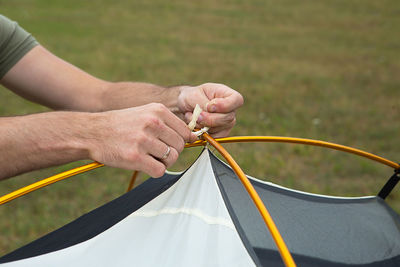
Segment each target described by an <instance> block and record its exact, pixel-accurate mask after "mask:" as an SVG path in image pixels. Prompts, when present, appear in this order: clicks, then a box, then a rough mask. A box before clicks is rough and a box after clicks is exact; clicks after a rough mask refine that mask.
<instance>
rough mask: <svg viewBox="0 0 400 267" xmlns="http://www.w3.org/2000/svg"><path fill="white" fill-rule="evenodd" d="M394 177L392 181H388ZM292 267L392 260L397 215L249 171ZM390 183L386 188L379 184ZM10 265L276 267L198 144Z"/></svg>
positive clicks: (253, 212) (256, 221) (375, 204)
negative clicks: (186, 163)
mask: <svg viewBox="0 0 400 267" xmlns="http://www.w3.org/2000/svg"><path fill="white" fill-rule="evenodd" d="M393 177H394V178H393ZM248 179H249V181H250V183H251V185H252V186H253V187H254V188H255V191H256V192H257V193H258V195H259V196H260V198H261V200H262V202H263V203H264V204H265V205H266V206H267V207H268V210H269V212H270V214H271V216H272V218H274V221H275V223H276V225H277V226H278V228H279V231H280V233H281V235H282V237H283V239H284V240H285V242H286V244H287V247H288V249H289V251H290V252H291V255H292V256H293V259H294V262H295V263H296V264H297V265H298V266H371V267H372V266H400V216H399V215H398V214H397V213H396V212H395V211H393V210H392V209H391V208H390V207H389V206H388V205H387V204H386V202H385V201H384V197H382V196H383V195H385V194H386V195H387V194H388V193H389V192H390V190H391V189H392V188H393V187H394V185H395V184H396V183H395V182H394V181H395V180H396V179H397V180H398V171H396V172H395V174H394V175H393V176H392V178H391V179H390V180H389V182H388V183H387V184H386V186H385V188H386V189H384V190H383V191H381V192H380V195H378V196H366V197H355V198H349V197H332V196H325V195H317V194H310V193H307V192H301V191H296V190H292V189H288V188H284V187H281V186H279V185H275V184H272V183H269V182H264V181H261V180H259V179H256V178H253V177H248ZM388 188H389V189H388ZM0 263H1V264H0V266H1V267H3V266H4V267H14V266H15V267H17V266H174V267H175V266H284V263H283V261H282V259H281V257H280V253H279V251H278V249H277V246H276V244H275V242H274V238H272V237H271V234H270V232H269V231H268V228H267V227H265V223H264V220H263V218H262V215H260V213H259V211H258V210H257V208H256V206H255V205H254V204H253V200H252V198H251V197H250V196H249V194H248V193H247V191H246V189H245V188H244V187H243V185H242V183H241V181H240V180H238V177H237V175H236V173H235V171H234V170H233V169H232V168H231V167H230V166H229V165H227V164H226V163H224V162H223V161H221V160H220V159H219V158H217V157H216V156H215V155H214V154H213V153H211V152H210V151H209V150H208V149H207V148H205V149H204V150H203V152H202V153H201V155H200V156H199V157H198V159H197V160H196V161H195V162H194V163H193V165H192V166H191V167H190V168H188V169H187V170H186V171H184V172H182V173H166V174H165V175H164V176H163V177H162V178H161V179H160V178H159V179H153V178H150V179H148V180H147V181H146V182H144V183H143V184H141V185H140V186H138V187H136V188H134V189H133V190H131V191H129V192H128V193H126V194H124V195H122V196H121V197H119V198H117V199H115V200H113V201H111V202H109V203H107V204H105V205H104V206H102V207H100V208H97V209H95V210H93V211H92V212H89V213H88V214H85V215H83V216H82V217H80V218H78V219H77V220H75V221H73V222H71V223H69V224H67V225H65V226H63V227H61V228H60V229H58V230H56V231H54V232H52V233H49V234H47V235H45V236H44V237H42V238H39V239H38V240H36V241H33V242H32V243H30V244H28V245H26V246H24V247H21V248H19V249H17V250H15V251H13V252H11V253H9V254H7V255H5V256H3V257H2V258H0Z"/></svg>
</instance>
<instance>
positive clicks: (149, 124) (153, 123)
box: [144, 115, 161, 129]
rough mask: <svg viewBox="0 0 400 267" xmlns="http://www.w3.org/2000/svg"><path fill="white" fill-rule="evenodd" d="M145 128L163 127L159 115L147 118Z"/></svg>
mask: <svg viewBox="0 0 400 267" xmlns="http://www.w3.org/2000/svg"><path fill="white" fill-rule="evenodd" d="M144 123H145V128H150V129H153V128H154V129H155V128H159V127H161V120H160V118H158V117H157V116H154V115H150V116H148V117H147V118H146V121H145V122H144Z"/></svg>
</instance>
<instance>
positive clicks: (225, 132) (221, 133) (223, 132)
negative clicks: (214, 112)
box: [208, 127, 232, 138]
mask: <svg viewBox="0 0 400 267" xmlns="http://www.w3.org/2000/svg"><path fill="white" fill-rule="evenodd" d="M231 130H232V127H229V128H228V127H224V128H222V127H219V128H216V129H213V130H209V131H208V133H209V134H210V135H211V136H212V137H214V138H221V137H227V136H229V133H230V132H231Z"/></svg>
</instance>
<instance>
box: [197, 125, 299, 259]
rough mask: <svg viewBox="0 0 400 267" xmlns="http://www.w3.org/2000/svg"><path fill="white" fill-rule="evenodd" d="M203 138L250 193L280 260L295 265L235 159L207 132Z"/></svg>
mask: <svg viewBox="0 0 400 267" xmlns="http://www.w3.org/2000/svg"><path fill="white" fill-rule="evenodd" d="M203 137H204V139H205V140H206V141H207V142H208V143H209V144H211V145H212V146H213V147H215V148H216V149H217V150H218V152H219V153H220V154H221V155H222V156H223V157H224V158H225V159H226V160H227V161H228V163H229V165H230V166H231V167H232V169H233V170H234V171H235V173H236V175H237V176H238V177H239V179H240V181H241V182H242V184H243V186H244V187H245V189H246V190H247V193H248V194H249V195H250V197H251V199H252V200H253V202H254V204H255V205H256V207H257V209H258V211H259V212H260V214H261V217H262V218H263V219H264V222H265V224H266V225H267V227H268V230H269V231H270V233H271V235H272V238H273V239H274V241H275V244H276V246H277V247H278V250H279V253H280V254H281V257H282V260H283V262H284V263H285V266H287V267H289V266H290V267H292V266H296V264H295V263H294V260H293V257H292V255H291V254H290V252H289V250H288V248H287V246H286V244H285V241H283V238H282V236H281V234H280V233H279V230H278V228H277V227H276V225H275V223H274V221H273V219H272V217H271V215H270V214H269V212H268V210H267V208H266V207H265V205H264V203H263V202H262V200H261V198H260V196H259V195H258V193H257V192H256V190H255V189H254V187H253V185H252V184H251V183H250V181H249V179H248V178H247V176H246V175H245V174H244V172H243V171H242V169H241V168H240V167H239V165H238V164H237V163H236V161H235V160H234V159H233V158H232V156H231V155H230V154H229V153H228V152H227V151H226V150H225V148H224V147H223V146H221V145H220V144H219V143H218V142H217V141H216V140H215V139H214V138H212V137H211V136H210V135H209V134H207V133H204V134H203Z"/></svg>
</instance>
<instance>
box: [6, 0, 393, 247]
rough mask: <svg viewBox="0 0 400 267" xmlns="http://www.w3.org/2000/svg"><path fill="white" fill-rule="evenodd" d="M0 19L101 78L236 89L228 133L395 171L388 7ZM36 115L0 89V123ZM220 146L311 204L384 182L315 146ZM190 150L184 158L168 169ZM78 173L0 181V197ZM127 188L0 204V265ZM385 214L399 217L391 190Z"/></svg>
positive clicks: (285, 6) (112, 185) (233, 4)
mask: <svg viewBox="0 0 400 267" xmlns="http://www.w3.org/2000/svg"><path fill="white" fill-rule="evenodd" d="M0 13H2V14H4V15H6V16H8V17H10V18H12V19H14V20H16V21H18V22H19V23H20V24H21V25H22V26H23V27H24V28H25V29H26V30H28V31H29V32H31V33H32V34H33V35H34V36H35V37H36V38H37V40H38V41H39V42H40V43H41V44H42V45H44V46H45V47H47V48H48V49H49V50H50V51H52V52H53V53H55V54H56V55H58V56H60V57H61V58H64V59H66V60H67V61H69V62H71V63H73V64H75V65H77V66H79V67H80V68H82V69H84V70H85V71H87V72H89V73H92V74H94V75H96V76H98V77H101V78H103V79H107V80H112V81H120V80H135V81H147V82H152V83H156V84H160V85H176V84H193V85H197V84H201V83H204V82H208V81H213V82H220V83H225V84H227V85H229V86H231V87H232V88H235V89H237V90H238V91H240V92H241V93H242V94H243V96H244V98H245V105H244V106H243V108H242V109H241V110H240V111H239V112H238V114H237V116H238V122H237V126H236V127H235V129H234V130H233V132H232V135H278V136H297V137H304V138H315V139H320V140H325V141H331V142H335V143H340V144H344V145H349V146H353V147H356V148H360V149H364V150H366V151H369V152H372V153H376V154H378V155H380V156H383V157H387V158H388V159H391V160H394V161H398V160H399V159H400V155H399V152H400V139H399V130H400V126H399V122H400V102H399V99H400V52H399V51H400V33H399V31H400V30H399V29H400V2H399V1H398V0H381V1H373V0H336V1H311V0H304V1H296V0H279V1H275V0H263V1H260V0H246V1H238V0H237V1H234V0H230V1H211V0H203V1H186V0H185V1H184V0H179V1H161V0H154V1H145V0H142V1H138V0H133V1H126V0H118V1H104V0H103V1H100V0H99V1H81V0H80V1H78V0H68V1H65V0H63V1H61V0H51V1H50V0H18V1H6V0H0ZM59 75H63V74H62V73H60V74H59ZM46 110H47V109H46V108H43V107H40V106H38V105H36V104H32V103H29V102H27V101H24V100H22V99H21V98H19V97H17V96H15V95H13V94H12V93H11V92H9V91H7V90H6V89H4V88H0V116H12V115H17V114H27V113H32V112H42V111H46ZM226 147H227V149H228V150H229V151H230V152H232V154H233V156H234V157H235V158H236V159H237V161H238V162H239V163H240V165H241V166H242V167H243V169H244V170H245V171H246V172H247V173H248V174H250V175H253V176H256V177H260V178H266V179H268V180H270V181H273V182H275V183H279V184H281V185H284V186H289V187H292V188H296V189H300V190H306V191H309V192H315V193H324V194H332V195H340V196H361V195H370V194H376V193H377V191H378V190H379V189H380V187H381V186H382V185H383V184H384V183H385V181H386V178H387V177H389V176H390V175H391V174H392V170H391V169H390V168H388V167H386V166H381V165H380V164H377V163H374V162H372V161H369V160H366V159H362V158H359V157H356V156H353V155H348V154H345V153H343V152H337V151H330V150H327V149H323V148H315V147H306V146H302V145H287V144H256V145H254V144H233V145H227V146H226ZM198 151H199V150H198V149H190V150H187V151H185V152H184V153H183V155H182V157H181V158H180V160H179V162H178V163H177V164H176V166H174V168H173V169H174V170H179V169H182V168H184V167H185V166H187V164H189V163H190V162H191V161H192V160H193V159H194V158H195V157H196V155H197V154H198ZM21 160H24V159H23V158H21ZM81 164H82V162H79V163H73V164H69V165H67V166H61V167H55V168H50V169H46V170H42V171H36V172H33V173H29V174H25V175H21V176H19V177H16V178H14V179H10V180H6V181H4V182H1V183H0V194H5V193H8V192H10V191H12V190H14V189H17V188H19V187H21V186H24V185H27V184H29V183H32V182H34V181H37V180H39V179H41V178H45V177H47V176H50V175H53V174H55V173H58V172H60V171H63V170H67V169H70V168H72V167H74V166H78V165H81ZM129 176H130V172H128V171H124V170H118V169H113V168H102V169H99V170H96V171H92V172H90V173H87V174H83V175H80V176H78V177H74V178H71V179H69V180H66V181H63V182H60V183H57V184H55V185H53V186H50V187H47V188H45V189H42V190H40V191H37V192H34V193H32V194H30V195H27V196H25V197H22V198H20V199H18V200H15V201H13V202H11V203H9V204H6V205H4V206H1V207H0V218H1V220H0V254H4V253H7V252H9V251H11V250H13V249H15V248H17V247H19V246H21V245H23V244H26V243H27V242H29V241H31V240H34V239H36V238H38V237H40V236H42V235H43V234H45V233H47V232H49V231H52V230H54V229H56V228H58V227H60V226H62V225H64V224H65V223H67V222H69V221H71V220H73V219H74V218H77V217H78V216H80V215H82V214H84V213H85V212H88V211H90V210H91V209H93V208H95V207H97V206H99V205H101V204H103V203H106V202H108V201H109V200H111V199H113V198H115V197H117V196H119V195H121V194H122V193H123V192H124V191H125V190H126V187H127V185H128V181H129ZM144 178H145V176H143V177H141V179H144ZM388 202H389V203H390V204H391V205H392V206H393V207H394V208H395V209H396V210H397V211H400V194H399V190H398V189H396V190H395V192H394V193H392V195H391V196H390V197H389V199H388Z"/></svg>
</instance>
